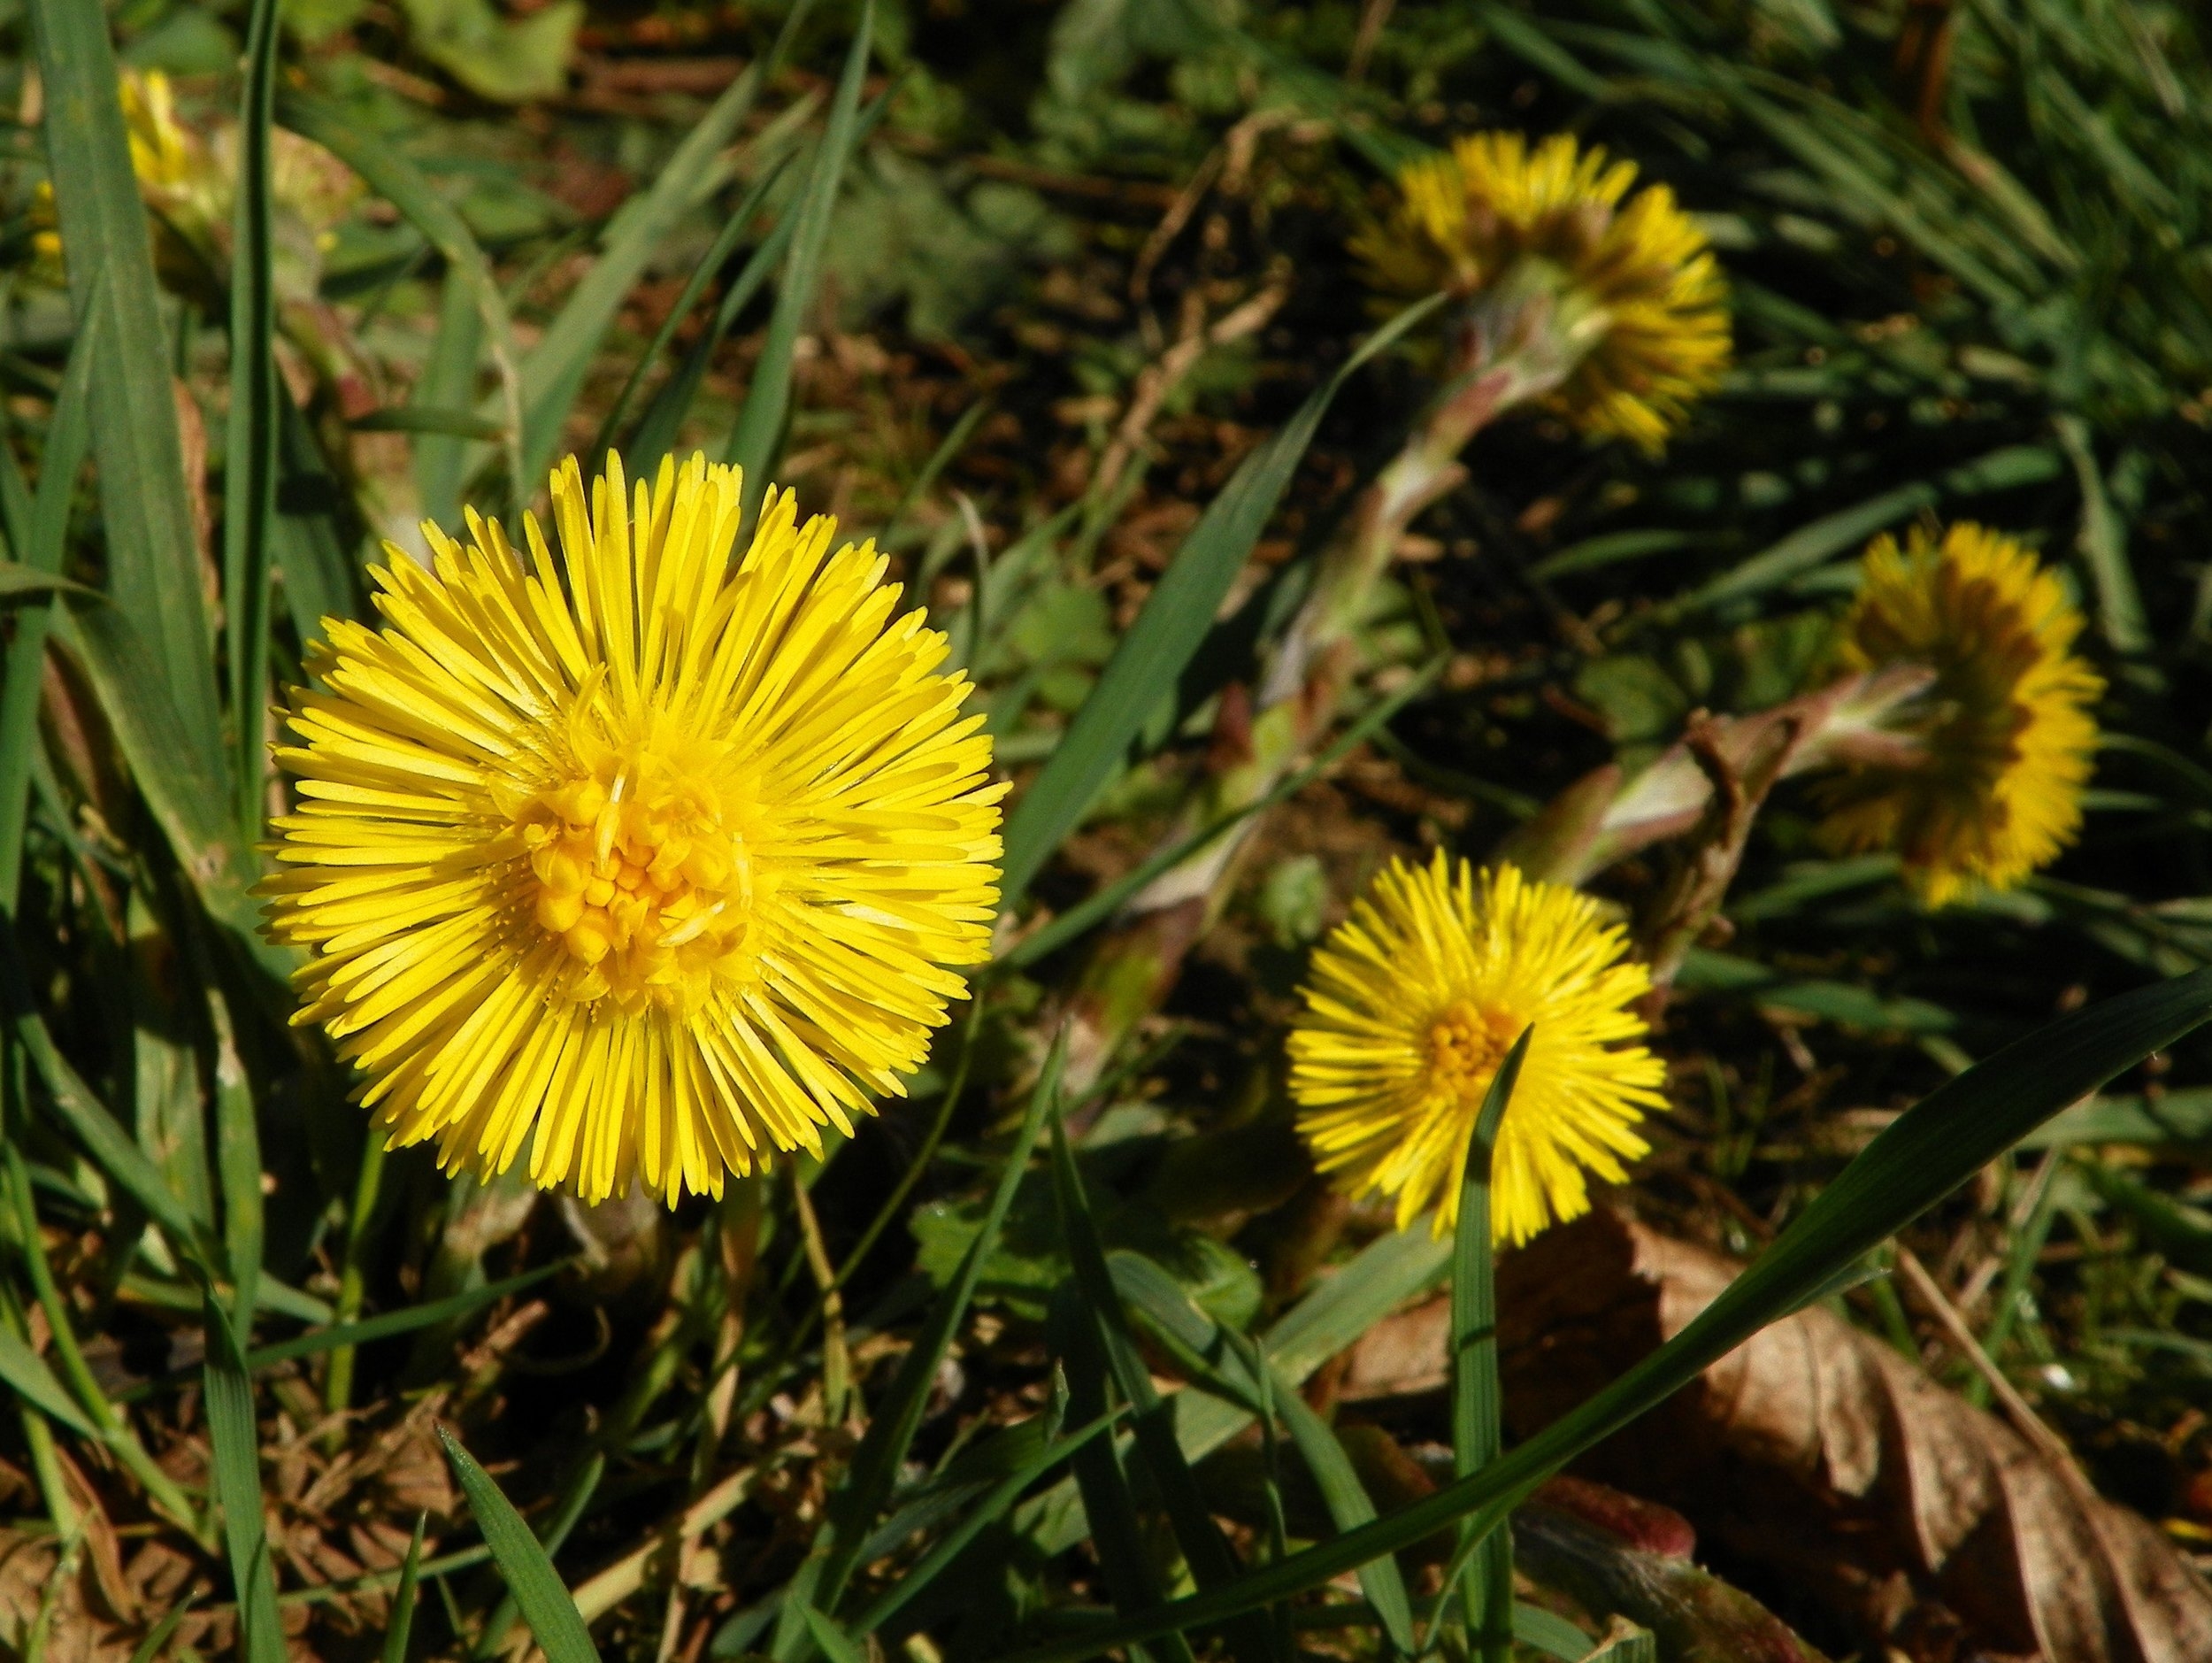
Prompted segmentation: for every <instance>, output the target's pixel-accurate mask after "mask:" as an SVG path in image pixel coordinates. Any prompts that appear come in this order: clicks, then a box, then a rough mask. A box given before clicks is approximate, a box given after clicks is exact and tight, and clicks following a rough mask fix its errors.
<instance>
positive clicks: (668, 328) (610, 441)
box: [591, 156, 791, 478]
mask: <svg viewBox="0 0 2212 1663" xmlns="http://www.w3.org/2000/svg"><path fill="white" fill-rule="evenodd" d="M790 159H791V158H789V157H788V156H783V157H779V158H777V159H776V160H775V162H774V163H772V165H771V166H768V167H765V168H764V169H762V171H761V175H760V177H759V178H758V179H757V180H755V181H753V186H752V189H749V190H748V191H747V192H746V193H745V195H744V196H742V197H741V198H740V199H739V201H738V204H737V207H736V209H735V210H734V211H733V212H732V213H731V215H730V217H729V218H728V219H726V220H724V221H723V222H722V229H721V230H720V231H719V232H718V233H716V235H715V239H714V242H713V243H712V244H711V245H710V247H709V248H708V250H707V251H706V254H705V255H704V257H703V258H701V260H700V261H699V263H698V265H696V266H693V267H692V268H691V275H690V276H689V277H687V278H686V279H685V280H684V287H683V292H682V293H681V294H680V295H678V296H676V304H674V305H672V306H671V307H670V308H669V309H668V315H667V316H666V317H665V318H663V319H662V320H661V327H659V328H657V329H656V330H655V331H654V332H653V339H652V340H651V342H650V343H648V344H647V346H646V349H645V350H644V351H642V352H641V353H639V354H638V358H637V362H636V363H634V364H633V365H632V366H630V373H629V377H628V379H627V380H626V381H624V382H623V383H622V390H621V391H620V392H618V393H617V394H616V395H615V397H614V402H613V403H612V404H609V405H608V406H607V413H606V414H605V415H604V416H603V417H602V418H601V419H600V422H599V432H598V435H597V436H595V438H594V439H593V440H592V442H591V459H592V471H593V472H595V473H596V472H597V471H598V470H599V467H600V458H603V457H604V456H605V455H606V453H607V452H608V451H609V450H611V449H613V447H614V443H615V435H617V434H618V433H620V432H621V431H622V424H623V423H624V422H625V421H626V420H628V419H629V414H630V401H631V400H632V399H633V398H634V397H636V396H637V389H638V385H639V383H640V382H641V381H644V379H645V375H646V372H647V371H648V370H649V369H650V368H652V366H654V365H655V364H657V363H658V362H659V361H660V357H661V354H662V353H664V352H665V351H666V350H668V343H670V342H671V341H672V340H674V339H675V338H676V331H677V330H678V329H680V328H681V327H683V323H684V320H685V319H687V318H688V317H690V316H691V309H692V308H693V307H694V306H695V305H697V304H699V296H701V295H703V294H704V293H705V292H706V288H707V285H708V284H709V283H710V282H712V281H714V278H715V274H716V273H718V272H719V271H720V270H721V269H722V268H723V267H724V266H726V265H728V264H729V261H730V258H731V257H732V256H733V255H734V254H735V253H736V252H737V245H738V244H739V243H741V242H743V241H744V240H745V233H746V232H747V231H748V230H749V228H750V227H751V226H752V223H753V219H754V218H755V216H756V215H757V214H758V213H759V212H760V210H761V205H762V204H764V202H765V201H766V200H767V198H768V193H769V191H770V190H771V189H773V188H774V186H775V182H776V181H777V180H779V179H780V178H782V177H783V170H784V167H785V166H786V165H787V163H788V162H789V161H790ZM762 270H763V273H764V274H765V271H766V264H765V263H763V266H762ZM756 281H758V280H756ZM739 304H743V303H742V302H740V303H739ZM709 336H710V339H711V340H712V341H714V342H715V343H719V342H720V340H721V336H722V331H719V330H712V331H710V332H709ZM710 350H711V349H710ZM704 367H705V366H704V364H703V363H702V365H701V368H702V370H703V369H704ZM677 373H678V374H679V375H680V374H681V373H683V372H682V371H681V370H679V371H678V372H677ZM695 384H696V383H695ZM667 450H668V447H667V446H666V445H662V446H661V447H660V448H659V449H658V450H652V451H640V452H638V453H637V454H636V455H635V456H634V458H632V459H633V460H634V462H635V464H636V465H637V467H638V468H639V470H640V473H639V477H641V478H643V477H645V473H644V472H643V470H645V469H646V468H648V467H650V466H657V464H658V462H659V460H660V458H661V457H662V456H664V455H665V454H666V453H667Z"/></svg>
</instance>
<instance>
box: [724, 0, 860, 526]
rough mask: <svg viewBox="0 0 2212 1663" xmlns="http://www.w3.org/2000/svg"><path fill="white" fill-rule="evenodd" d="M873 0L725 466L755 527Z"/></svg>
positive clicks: (809, 300) (803, 201)
mask: <svg viewBox="0 0 2212 1663" xmlns="http://www.w3.org/2000/svg"><path fill="white" fill-rule="evenodd" d="M875 21H876V10H875V0H861V7H860V19H859V21H858V22H857V23H856V24H855V25H854V26H853V40H852V46H851V48H850V49H849V50H848V51H847V53H846V55H845V67H844V69H843V71H842V73H841V74H840V75H839V77H838V81H837V92H836V95H835V96H833V98H832V99H831V100H830V110H829V122H828V125H827V127H825V128H824V130H823V133H822V142H821V143H820V144H819V145H818V146H817V147H816V148H815V151H814V164H813V166H811V167H810V169H808V172H807V179H806V188H805V189H804V191H803V193H802V194H801V196H800V199H799V204H798V206H797V208H796V209H795V210H794V211H793V230H792V234H791V248H790V251H789V252H788V253H787V255H786V256H785V257H784V264H783V273H782V276H781V279H780V281H779V283H778V285H777V289H776V306H775V310H774V311H773V312H771V313H770V314H769V318H768V333H767V335H766V337H765V338H764V340H763V342H762V343H761V350H760V358H759V361H758V363H757V365H756V366H754V370H753V383H752V385H751V386H750V387H749V388H748V389H746V392H745V403H744V405H743V407H742V408H741V410H740V411H739V412H738V415H737V425H736V427H734V428H733V430H732V432H731V434H730V443H729V448H728V450H727V451H726V453H725V457H724V459H725V460H726V461H730V462H734V463H735V464H737V466H740V467H741V468H743V469H744V470H745V509H744V512H745V519H746V520H747V521H750V520H752V518H753V516H754V514H755V512H757V510H758V508H759V506H760V499H761V495H762V493H763V492H764V491H765V490H766V489H768V474H769V470H770V469H771V468H772V466H774V464H775V460H776V454H777V451H778V450H779V449H780V447H781V445H782V443H783V430H784V423H785V421H786V420H787V418H788V416H789V414H790V411H791V371H792V366H793V363H794V359H795V354H796V352H797V350H798V344H799V329H800V325H801V324H802V323H803V321H804V320H805V317H806V314H807V312H809V311H810V310H811V308H812V307H813V305H814V290H815V287H816V285H817V283H818V281H820V278H821V272H822V250H823V249H824V247H825V246H826V244H827V243H828V241H829V228H830V219H831V216H832V215H833V213H834V212H836V208H837V192H838V188H839V187H840V186H841V184H842V183H843V182H844V178H845V165H846V163H847V162H848V161H849V160H850V158H851V157H852V153H853V147H854V142H855V137H856V132H857V127H858V118H859V114H860V88H861V83H862V81H864V79H865V78H866V75H867V70H868V50H869V47H870V45H871V44H872V41H873V38H874V32H875Z"/></svg>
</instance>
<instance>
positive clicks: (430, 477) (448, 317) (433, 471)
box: [412, 266, 507, 527]
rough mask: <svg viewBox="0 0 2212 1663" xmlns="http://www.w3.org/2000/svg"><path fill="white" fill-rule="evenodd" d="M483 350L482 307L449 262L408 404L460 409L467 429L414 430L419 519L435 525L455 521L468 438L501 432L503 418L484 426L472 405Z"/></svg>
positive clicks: (435, 425) (496, 436)
mask: <svg viewBox="0 0 2212 1663" xmlns="http://www.w3.org/2000/svg"><path fill="white" fill-rule="evenodd" d="M483 350H484V310H483V305H482V303H481V301H480V298H479V296H478V294H477V290H476V287H475V285H474V283H473V282H472V281H471V280H470V279H469V277H468V275H467V274H466V273H465V272H464V271H463V270H462V268H461V267H459V266H449V267H447V270H446V276H445V281H444V283H443V284H442V286H441V287H440V289H439V290H438V326H437V330H436V332H435V333H434V335H432V336H431V337H430V352H429V356H428V357H427V358H425V359H424V360H423V366H422V375H421V377H420V379H419V380H418V381H416V383H415V391H414V398H413V405H412V407H413V408H414V409H415V410H416V411H417V412H425V411H434V412H449V411H450V412H465V413H466V415H467V417H468V422H469V427H470V428H471V429H472V431H470V432H468V433H463V432H461V431H459V430H458V429H457V428H456V427H451V426H449V425H448V424H446V423H444V422H431V421H428V420H425V421H424V422H423V425H421V426H420V427H417V428H416V429H415V432H416V434H417V435H418V437H417V438H416V440H415V442H414V445H413V460H414V470H415V490H416V493H417V495H418V496H419V497H420V498H421V500H422V512H423V518H425V519H426V520H433V521H434V522H435V523H436V524H438V525H439V526H441V527H454V526H457V525H459V524H460V523H461V487H462V482H463V481H464V480H465V478H466V477H467V474H468V455H469V447H468V443H467V442H468V440H469V439H471V438H479V439H490V440H494V441H497V440H500V439H503V438H505V437H506V435H507V424H506V423H505V422H504V421H495V422H491V423H488V424H487V423H485V421H484V420H483V418H482V417H480V416H479V415H478V414H477V413H476V412H475V410H474V408H473V406H474V404H475V402H476V367H477V361H478V359H479V358H480V356H481V354H482V352H483ZM486 428H488V431H485V430H484V429H486Z"/></svg>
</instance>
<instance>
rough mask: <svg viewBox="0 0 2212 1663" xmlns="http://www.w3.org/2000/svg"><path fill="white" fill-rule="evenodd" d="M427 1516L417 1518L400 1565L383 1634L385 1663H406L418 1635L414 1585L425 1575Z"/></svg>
mask: <svg viewBox="0 0 2212 1663" xmlns="http://www.w3.org/2000/svg"><path fill="white" fill-rule="evenodd" d="M428 1521H429V1515H428V1514H427V1513H417V1514H416V1515H415V1535H414V1538H413V1540H411V1541H410V1542H409V1543H408V1544H407V1557H406V1558H405V1559H402V1560H401V1561H400V1566H399V1586H398V1587H397V1588H395V1589H394V1590H392V1614H391V1617H390V1619H389V1621H388V1626H387V1627H386V1628H385V1630H384V1652H383V1657H384V1663H407V1642H408V1641H409V1640H410V1639H411V1638H412V1637H413V1636H414V1632H415V1584H416V1582H417V1580H418V1579H419V1577H420V1576H421V1575H422V1529H423V1526H424V1525H425V1524H426V1523H427V1522H428Z"/></svg>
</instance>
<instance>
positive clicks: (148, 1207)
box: [0, 919, 214, 1265]
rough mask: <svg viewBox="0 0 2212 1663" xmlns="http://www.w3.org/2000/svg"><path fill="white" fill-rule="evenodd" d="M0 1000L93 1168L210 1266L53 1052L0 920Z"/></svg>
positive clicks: (178, 1209)
mask: <svg viewBox="0 0 2212 1663" xmlns="http://www.w3.org/2000/svg"><path fill="white" fill-rule="evenodd" d="M0 1000H4V1002H5V1004H6V1006H7V1012H8V1021H9V1024H10V1026H11V1027H12V1028H13V1029H14V1032H15V1037H16V1039H17V1040H18V1041H19V1043H21V1044H22V1046H23V1052H24V1055H25V1056H26V1057H27V1059H29V1060H30V1064H31V1067H32V1070H33V1071H34V1072H35V1074H37V1075H38V1077H39V1082H40V1083H41V1084H42V1085H43V1086H44V1087H45V1088H46V1094H47V1097H48V1098H49V1099H50V1101H51V1103H52V1105H53V1106H54V1109H55V1111H56V1112H57V1113H58V1114H59V1116H60V1117H61V1120H62V1123H63V1124H64V1125H65V1127H66V1128H68V1129H69V1132H70V1134H71V1136H73V1137H74V1138H75V1140H76V1142H77V1143H78V1144H79V1145H80V1146H81V1148H82V1149H83V1150H84V1151H85V1153H86V1154H88V1155H89V1156H91V1157H92V1160H93V1164H94V1165H95V1166H98V1167H99V1168H100V1170H101V1172H102V1173H103V1174H105V1176H106V1177H107V1178H108V1180H109V1181H110V1182H112V1183H114V1184H116V1185H118V1186H119V1187H120V1188H121V1189H122V1190H125V1191H126V1192H127V1193H128V1195H129V1196H130V1197H131V1199H132V1200H133V1201H134V1202H136V1203H137V1204H138V1206H139V1209H140V1211H142V1213H145V1214H146V1216H147V1217H148V1218H150V1219H151V1220H153V1221H154V1222H155V1223H156V1224H158V1225H159V1226H160V1227H161V1228H162V1230H163V1231H164V1232H165V1234H166V1235H167V1236H168V1237H169V1239H170V1242H171V1243H172V1244H173V1246H174V1247H175V1248H176V1250H177V1251H179V1252H180V1253H181V1254H183V1255H185V1256H186V1257H187V1258H188V1259H194V1260H195V1261H196V1262H198V1263H200V1264H202V1265H211V1264H213V1262H214V1257H213V1255H212V1253H211V1251H210V1248H209V1243H207V1241H206V1238H205V1236H204V1234H203V1233H202V1231H201V1230H200V1228H198V1227H197V1226H196V1224H195V1223H194V1222H193V1220H192V1215H191V1213H189V1212H188V1211H187V1209H186V1207H185V1205H184V1204H183V1203H182V1202H181V1201H180V1200H179V1199H178V1198H177V1197H175V1196H174V1195H173V1194H172V1193H171V1191H170V1189H169V1186H168V1185H167V1184H166V1183H165V1182H163V1180H162V1176H161V1169H160V1168H159V1167H157V1166H155V1165H154V1164H153V1162H152V1161H151V1160H150V1159H147V1157H146V1152H145V1151H143V1150H142V1149H140V1148H139V1146H138V1143H137V1140H136V1139H134V1138H133V1137H132V1136H131V1135H130V1134H129V1133H128V1132H127V1131H125V1130H124V1129H123V1127H122V1124H121V1122H119V1120H116V1118H115V1116H114V1115H113V1114H111V1113H109V1111H108V1107H107V1105H105V1104H104V1103H102V1102H101V1101H100V1099H99V1098H98V1097H96V1095H94V1093H93V1090H92V1088H91V1087H90V1086H88V1085H87V1084H86V1083H85V1082H84V1081H83V1080H82V1079H81V1078H80V1077H79V1075H78V1074H77V1071H76V1070H75V1069H74V1068H73V1067H71V1066H70V1065H69V1059H67V1058H65V1057H64V1056H63V1055H62V1054H61V1051H59V1049H58V1048H57V1047H56V1045H55V1043H54V1038H53V1036H52V1035H51V1034H50V1033H49V1032H48V1031H47V1028H46V1021H45V1019H44V1018H43V1017H42V1016H40V1015H39V1013H38V1007H37V1006H36V1005H35V1004H33V1003H32V999H31V989H30V983H29V982H28V981H27V978H26V977H25V974H24V971H23V963H22V959H21V958H20V957H19V952H18V949H17V946H16V939H15V929H14V927H13V926H12V924H10V923H8V922H7V921H6V920H4V919H0Z"/></svg>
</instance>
